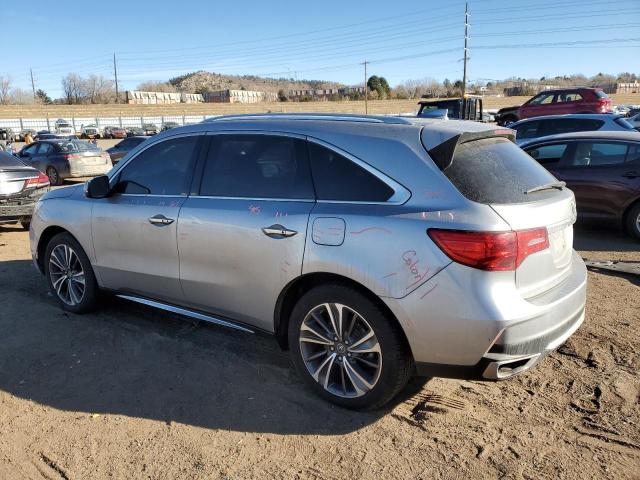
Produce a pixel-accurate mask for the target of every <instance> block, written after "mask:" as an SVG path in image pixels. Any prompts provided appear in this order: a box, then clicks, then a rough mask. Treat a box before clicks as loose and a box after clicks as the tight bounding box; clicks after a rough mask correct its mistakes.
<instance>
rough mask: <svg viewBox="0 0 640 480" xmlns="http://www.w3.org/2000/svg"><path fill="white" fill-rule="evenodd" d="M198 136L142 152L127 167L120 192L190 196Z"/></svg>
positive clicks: (120, 183)
mask: <svg viewBox="0 0 640 480" xmlns="http://www.w3.org/2000/svg"><path fill="white" fill-rule="evenodd" d="M198 138H199V137H196V136H190V137H182V138H174V139H171V140H166V141H164V142H160V143H157V144H155V145H153V146H151V147H149V148H147V149H146V150H144V151H142V152H140V153H139V154H138V155H136V157H135V158H133V159H132V160H131V162H129V163H128V164H127V166H126V167H124V169H123V171H122V173H121V174H120V178H119V185H118V188H117V191H119V192H120V193H136V194H152V195H187V194H188V193H189V190H190V184H191V176H192V172H193V164H194V158H195V151H196V144H197V142H198Z"/></svg>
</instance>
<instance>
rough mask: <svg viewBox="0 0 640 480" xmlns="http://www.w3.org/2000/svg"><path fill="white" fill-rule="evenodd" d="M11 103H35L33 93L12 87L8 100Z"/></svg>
mask: <svg viewBox="0 0 640 480" xmlns="http://www.w3.org/2000/svg"><path fill="white" fill-rule="evenodd" d="M8 103H10V104H12V105H31V104H34V103H36V100H35V98H33V93H32V92H30V91H29V90H23V89H22V88H12V89H11V90H10V91H9V102H8Z"/></svg>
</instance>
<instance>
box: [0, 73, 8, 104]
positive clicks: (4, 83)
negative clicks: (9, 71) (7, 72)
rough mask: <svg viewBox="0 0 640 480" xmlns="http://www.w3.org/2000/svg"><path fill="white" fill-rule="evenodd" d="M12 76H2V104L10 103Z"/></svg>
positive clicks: (0, 97)
mask: <svg viewBox="0 0 640 480" xmlns="http://www.w3.org/2000/svg"><path fill="white" fill-rule="evenodd" d="M10 91H11V77H0V104H2V105H8V104H9V101H10V97H9V92H10Z"/></svg>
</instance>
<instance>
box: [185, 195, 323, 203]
mask: <svg viewBox="0 0 640 480" xmlns="http://www.w3.org/2000/svg"><path fill="white" fill-rule="evenodd" d="M189 198H204V199H208V200H252V201H255V202H303V203H316V200H314V199H309V198H265V197H224V196H216V195H189Z"/></svg>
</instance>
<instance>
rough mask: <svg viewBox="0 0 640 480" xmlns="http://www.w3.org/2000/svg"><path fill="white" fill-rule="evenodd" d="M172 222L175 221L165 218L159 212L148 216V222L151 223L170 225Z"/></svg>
mask: <svg viewBox="0 0 640 480" xmlns="http://www.w3.org/2000/svg"><path fill="white" fill-rule="evenodd" d="M173 222H175V220H174V219H173V218H167V217H165V216H164V215H161V214H158V215H154V216H153V217H149V223H151V224H153V225H171V224H172V223H173Z"/></svg>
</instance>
